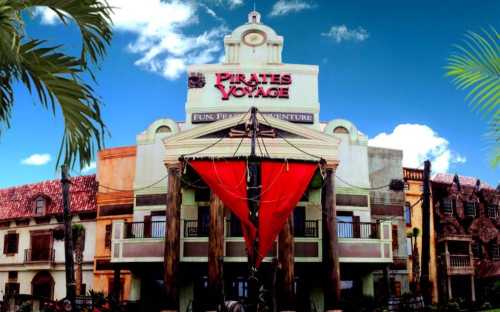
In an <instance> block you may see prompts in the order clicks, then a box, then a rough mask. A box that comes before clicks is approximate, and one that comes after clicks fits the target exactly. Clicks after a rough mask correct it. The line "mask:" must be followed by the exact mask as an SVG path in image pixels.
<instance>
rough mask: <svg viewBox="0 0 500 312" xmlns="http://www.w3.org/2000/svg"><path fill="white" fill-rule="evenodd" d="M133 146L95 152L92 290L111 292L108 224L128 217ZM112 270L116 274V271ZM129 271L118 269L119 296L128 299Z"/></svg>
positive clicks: (110, 293) (130, 198)
mask: <svg viewBox="0 0 500 312" xmlns="http://www.w3.org/2000/svg"><path fill="white" fill-rule="evenodd" d="M135 159H136V147H135V146H129V147H117V148H109V149H105V150H102V151H100V152H99V154H98V163H97V181H98V182H99V191H98V193H97V218H96V244H95V262H94V284H93V287H94V290H96V291H101V292H103V293H104V294H105V295H112V293H113V288H114V285H113V281H114V274H115V270H114V269H115V267H113V266H112V264H111V263H110V259H111V225H112V222H113V221H122V222H123V221H125V222H126V221H131V220H132V212H133V206H134V193H133V191H132V188H133V181H134V176H135ZM116 273H118V274H120V271H117V272H116ZM130 281H131V278H130V272H129V271H127V270H122V271H121V274H120V284H121V285H120V287H119V289H117V290H116V295H118V294H119V296H120V299H122V300H130V287H131V283H130Z"/></svg>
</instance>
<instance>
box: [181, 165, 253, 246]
mask: <svg viewBox="0 0 500 312" xmlns="http://www.w3.org/2000/svg"><path fill="white" fill-rule="evenodd" d="M189 164H190V165H191V167H193V169H194V170H195V171H196V172H197V173H198V174H199V175H200V176H201V178H202V179H203V181H205V183H206V184H207V185H208V186H209V187H210V189H211V190H212V191H213V192H214V193H215V194H217V196H218V197H219V198H220V199H221V201H222V202H223V203H224V206H225V207H228V208H229V209H230V210H231V212H232V213H233V214H235V215H236V216H237V217H238V218H239V219H240V221H241V227H242V232H243V236H244V237H245V243H246V246H247V250H248V251H249V252H251V251H252V244H253V241H254V240H255V236H256V230H255V226H254V225H253V224H252V223H251V222H250V216H249V211H250V210H249V208H248V200H247V179H246V174H247V172H246V171H247V169H246V162H245V161H244V160H227V161H226V160H218V161H212V160H191V161H190V162H189Z"/></svg>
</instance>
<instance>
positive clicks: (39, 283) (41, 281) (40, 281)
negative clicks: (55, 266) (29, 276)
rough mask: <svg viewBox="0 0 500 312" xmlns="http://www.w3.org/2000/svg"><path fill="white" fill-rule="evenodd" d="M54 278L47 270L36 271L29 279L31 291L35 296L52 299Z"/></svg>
mask: <svg viewBox="0 0 500 312" xmlns="http://www.w3.org/2000/svg"><path fill="white" fill-rule="evenodd" d="M53 291H54V279H53V278H52V275H50V273H49V272H47V271H40V272H38V273H37V274H36V275H35V277H33V280H32V281H31V293H32V295H33V296H35V297H40V298H46V299H52V297H53Z"/></svg>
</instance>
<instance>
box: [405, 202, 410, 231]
mask: <svg viewBox="0 0 500 312" xmlns="http://www.w3.org/2000/svg"><path fill="white" fill-rule="evenodd" d="M404 214H405V222H406V225H408V226H410V225H411V205H410V203H409V202H406V203H405V211H404Z"/></svg>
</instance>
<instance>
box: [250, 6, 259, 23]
mask: <svg viewBox="0 0 500 312" xmlns="http://www.w3.org/2000/svg"><path fill="white" fill-rule="evenodd" d="M248 22H249V23H251V24H260V13H259V12H257V11H255V9H254V10H253V11H252V12H250V13H249V14H248Z"/></svg>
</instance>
